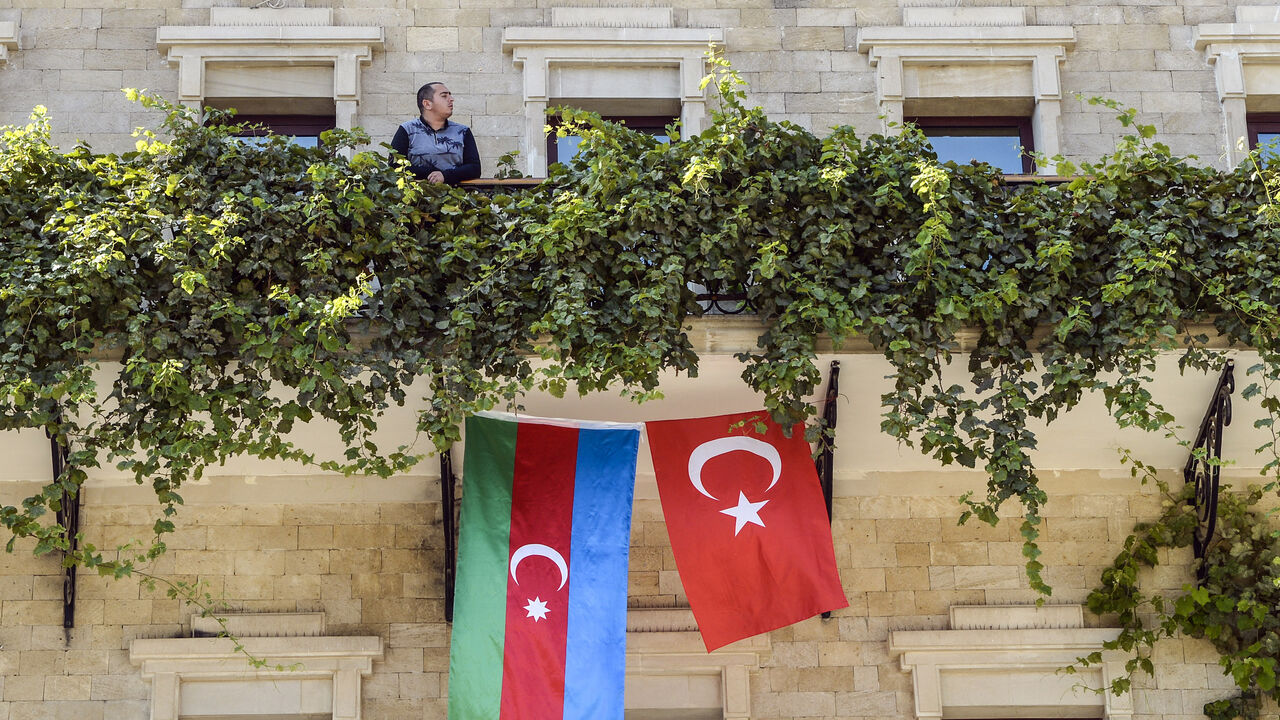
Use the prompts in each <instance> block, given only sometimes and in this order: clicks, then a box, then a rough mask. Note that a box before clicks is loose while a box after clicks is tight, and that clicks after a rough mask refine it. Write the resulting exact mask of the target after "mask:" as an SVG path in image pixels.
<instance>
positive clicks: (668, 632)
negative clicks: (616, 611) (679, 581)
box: [627, 608, 770, 720]
mask: <svg viewBox="0 0 1280 720" xmlns="http://www.w3.org/2000/svg"><path fill="white" fill-rule="evenodd" d="M769 650H770V643H769V635H768V634H767V633H766V634H764V635H757V636H756V637H752V638H747V639H746V640H740V641H738V642H736V643H733V644H732V645H729V646H727V647H723V648H720V649H719V650H716V651H715V652H711V653H708V652H707V651H706V647H705V646H704V645H703V643H702V636H701V635H699V634H698V626H697V623H696V622H695V621H694V619H693V613H692V612H691V611H689V610H687V609H656V608H655V609H631V610H628V611H627V682H628V685H630V686H632V687H633V688H634V689H635V690H638V692H636V695H637V696H645V695H646V692H645V688H644V687H643V686H644V685H645V683H646V682H648V681H653V682H655V683H656V684H657V686H658V687H661V688H663V691H664V692H665V693H667V694H668V696H667V697H664V700H666V701H667V703H668V706H666V707H664V708H661V709H663V710H677V709H685V710H692V709H696V710H707V709H710V708H708V707H706V706H705V705H703V704H702V703H701V702H699V697H700V696H701V695H713V696H715V695H718V697H719V701H720V703H721V704H722V707H723V711H724V718H725V720H748V718H750V717H751V673H752V672H753V671H756V670H759V669H760V660H761V656H762V655H765V654H768V653H769ZM677 678H684V679H685V680H686V685H685V686H684V690H683V697H676V696H670V694H671V693H672V692H673V691H674V689H675V688H677V687H678V686H679V684H678V683H673V682H672V681H673V680H674V679H677ZM699 686H704V687H705V688H714V689H716V690H718V691H719V692H718V693H717V692H711V693H700V692H699V689H700V687H699ZM682 703H683V704H684V707H681V704H682ZM628 709H657V708H631V707H630V705H629V706H628Z"/></svg>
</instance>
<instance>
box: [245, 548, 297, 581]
mask: <svg viewBox="0 0 1280 720" xmlns="http://www.w3.org/2000/svg"><path fill="white" fill-rule="evenodd" d="M285 554H286V553H285V551H284V550H237V551H235V552H234V553H232V555H234V556H235V574H236V575H283V574H284V558H285Z"/></svg>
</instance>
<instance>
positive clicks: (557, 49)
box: [502, 8, 724, 176]
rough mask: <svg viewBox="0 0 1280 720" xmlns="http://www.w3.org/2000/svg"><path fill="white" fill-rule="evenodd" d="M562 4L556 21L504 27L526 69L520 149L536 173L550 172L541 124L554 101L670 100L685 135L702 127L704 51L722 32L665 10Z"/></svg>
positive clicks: (509, 47)
mask: <svg viewBox="0 0 1280 720" xmlns="http://www.w3.org/2000/svg"><path fill="white" fill-rule="evenodd" d="M557 10H558V12H557V13H555V14H554V16H553V22H554V24H553V25H552V26H549V27H509V28H506V29H505V30H504V31H503V33H502V49H503V50H504V51H510V52H511V59H512V62H514V63H515V65H516V67H518V68H521V69H522V70H523V73H524V83H523V89H524V114H525V138H524V146H523V147H522V148H521V150H522V154H523V155H524V157H525V158H526V159H527V160H528V168H527V171H528V173H529V174H530V175H534V176H543V175H546V170H547V150H546V143H545V142H544V138H545V135H544V133H543V128H544V127H545V126H546V124H547V117H546V113H547V106H548V102H549V101H550V100H557V99H572V100H588V101H590V100H632V99H634V100H639V101H641V102H651V103H655V104H656V103H659V102H661V101H663V100H665V101H668V102H673V103H677V104H678V106H679V112H680V128H681V131H680V132H681V136H682V137H684V138H689V137H692V136H693V135H696V134H698V133H700V132H702V129H703V123H704V122H705V120H706V101H705V98H704V96H703V94H702V88H701V87H700V84H701V82H702V78H703V76H704V75H705V72H704V68H705V66H704V54H705V53H706V51H707V47H708V45H723V44H724V31H723V30H721V29H719V28H676V27H670V25H671V13H670V11H669V10H667V11H666V12H663V10H664V9H663V8H643V9H637V8H590V9H589V10H585V9H580V8H557ZM571 22H581V23H583V24H582V25H570V24H569V23H571ZM639 23H645V24H647V25H650V26H648V27H636V26H635V25H637V24H639ZM627 114H645V113H635V112H631V113H627ZM649 114H658V113H649Z"/></svg>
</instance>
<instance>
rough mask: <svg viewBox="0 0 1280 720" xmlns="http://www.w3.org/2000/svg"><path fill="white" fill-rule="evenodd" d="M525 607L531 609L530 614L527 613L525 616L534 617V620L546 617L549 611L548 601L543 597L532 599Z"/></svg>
mask: <svg viewBox="0 0 1280 720" xmlns="http://www.w3.org/2000/svg"><path fill="white" fill-rule="evenodd" d="M524 609H525V610H528V611H529V614H528V615H525V617H531V618H533V621H534V622H538V621H539V620H542V619H543V618H545V617H546V616H547V612H548V610H547V603H546V602H544V601H543V600H542V598H537V597H535V598H534V599H532V600H530V601H529V604H528V605H525V606H524Z"/></svg>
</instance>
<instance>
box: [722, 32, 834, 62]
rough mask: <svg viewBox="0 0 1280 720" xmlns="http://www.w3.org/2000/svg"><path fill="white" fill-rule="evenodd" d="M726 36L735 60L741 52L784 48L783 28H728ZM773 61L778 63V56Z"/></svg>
mask: <svg viewBox="0 0 1280 720" xmlns="http://www.w3.org/2000/svg"><path fill="white" fill-rule="evenodd" d="M724 37H725V45H726V47H731V48H733V51H734V53H735V56H734V57H735V61H736V57H737V55H736V54H737V53H739V52H769V51H773V50H781V49H782V29H781V28H728V29H726V30H725V33H724ZM842 42H843V41H842ZM773 62H774V64H776V62H777V58H776V57H775V58H774V60H773Z"/></svg>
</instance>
